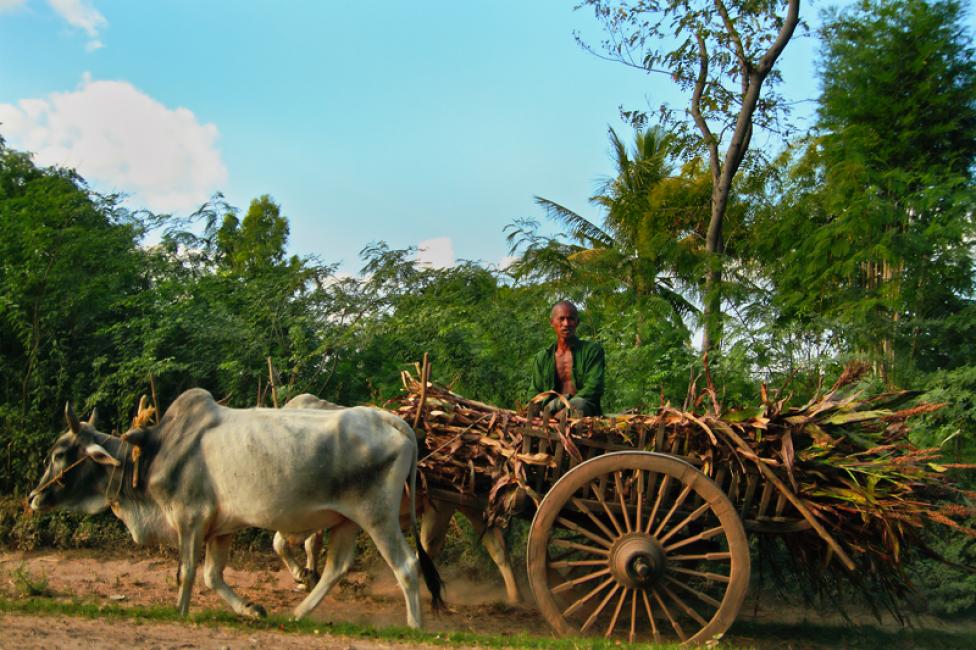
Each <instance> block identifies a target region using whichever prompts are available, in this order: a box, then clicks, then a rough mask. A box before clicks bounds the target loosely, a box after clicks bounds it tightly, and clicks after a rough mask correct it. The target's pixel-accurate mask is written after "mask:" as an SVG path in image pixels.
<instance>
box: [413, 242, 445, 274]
mask: <svg viewBox="0 0 976 650" xmlns="http://www.w3.org/2000/svg"><path fill="white" fill-rule="evenodd" d="M417 264H419V265H420V266H426V267H429V268H434V269H446V268H448V267H451V266H454V242H452V241H451V238H450V237H435V238H434V239H425V240H424V241H422V242H420V243H419V244H417Z"/></svg>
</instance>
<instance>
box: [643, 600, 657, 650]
mask: <svg viewBox="0 0 976 650" xmlns="http://www.w3.org/2000/svg"><path fill="white" fill-rule="evenodd" d="M641 596H643V597H644V611H646V612H647V620H648V621H650V622H651V634H653V635H654V643H660V642H661V633H660V632H658V629H657V621H655V620H654V612H653V611H652V610H651V601H650V600H648V599H647V592H646V591H641Z"/></svg>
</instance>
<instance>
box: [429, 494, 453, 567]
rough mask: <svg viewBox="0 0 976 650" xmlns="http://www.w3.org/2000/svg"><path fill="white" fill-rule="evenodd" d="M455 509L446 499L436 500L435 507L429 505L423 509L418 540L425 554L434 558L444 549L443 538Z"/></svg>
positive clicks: (445, 536)
mask: <svg viewBox="0 0 976 650" xmlns="http://www.w3.org/2000/svg"><path fill="white" fill-rule="evenodd" d="M456 509H457V506H456V505H454V504H453V503H447V502H446V501H438V502H437V504H436V508H435V506H434V505H431V506H429V507H427V508H425V509H424V514H423V517H422V518H421V519H420V541H421V543H422V544H423V546H424V549H425V550H426V551H427V554H428V555H430V556H431V557H432V558H434V559H437V556H439V555H440V554H441V551H443V550H444V540H445V539H446V538H447V530H448V528H450V526H451V519H452V518H453V517H454V511H455V510H456Z"/></svg>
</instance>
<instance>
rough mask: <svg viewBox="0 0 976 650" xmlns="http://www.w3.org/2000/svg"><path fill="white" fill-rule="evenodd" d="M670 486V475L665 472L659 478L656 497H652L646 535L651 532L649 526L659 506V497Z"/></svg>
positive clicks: (645, 530)
mask: <svg viewBox="0 0 976 650" xmlns="http://www.w3.org/2000/svg"><path fill="white" fill-rule="evenodd" d="M670 486H671V475H670V474H665V475H664V478H663V479H661V486H660V487H659V488H658V489H657V497H655V499H654V506H653V507H652V508H651V514H650V516H649V517H648V518H647V528H645V529H644V532H645V533H647V534H648V535H650V534H651V526H653V525H654V518H655V517H657V511H658V509H659V508H660V507H661V499H663V498H664V494H665V493H666V492H667V491H668V488H669V487H670Z"/></svg>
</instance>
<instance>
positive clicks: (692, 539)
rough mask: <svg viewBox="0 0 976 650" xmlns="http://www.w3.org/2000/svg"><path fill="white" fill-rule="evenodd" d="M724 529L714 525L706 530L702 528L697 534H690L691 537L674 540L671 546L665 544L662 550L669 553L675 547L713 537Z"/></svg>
mask: <svg viewBox="0 0 976 650" xmlns="http://www.w3.org/2000/svg"><path fill="white" fill-rule="evenodd" d="M724 530H725V529H724V528H722V527H721V526H716V527H715V528H709V529H708V530H703V531H702V532H700V533H698V534H697V535H692V536H691V537H688V538H685V539H683V540H681V541H680V542H675V543H674V544H672V545H671V546H665V547H664V552H665V553H669V552H671V551H673V550H675V549H679V548H683V547H685V546H688V545H689V544H694V543H695V542H700V541H702V540H705V539H711V538H712V537H715V536H716V535H719V534H721V533H722V532H723V531H724Z"/></svg>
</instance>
